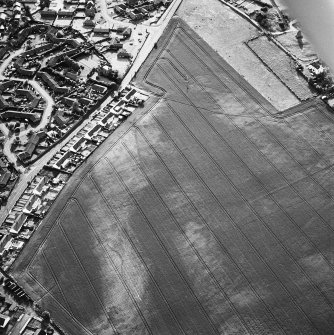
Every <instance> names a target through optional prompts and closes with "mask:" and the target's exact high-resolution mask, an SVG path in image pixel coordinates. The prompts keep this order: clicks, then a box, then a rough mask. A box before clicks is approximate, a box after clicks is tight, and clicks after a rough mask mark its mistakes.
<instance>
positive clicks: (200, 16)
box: [178, 0, 299, 110]
mask: <svg viewBox="0 0 334 335" xmlns="http://www.w3.org/2000/svg"><path fill="white" fill-rule="evenodd" d="M178 15H179V16H180V17H181V18H182V19H184V20H185V21H186V22H187V23H188V24H189V25H190V27H191V28H193V29H194V30H195V31H196V32H197V34H198V35H200V36H201V37H202V38H203V39H204V40H205V41H206V42H207V43H208V44H209V45H210V46H211V47H212V48H213V49H214V50H216V51H217V52H218V53H219V55H220V56H221V57H223V58H224V59H225V60H226V61H227V62H228V63H229V64H230V65H231V66H233V68H234V69H236V70H237V71H238V72H239V73H240V74H241V75H242V76H243V77H244V78H245V79H246V80H247V81H248V82H249V83H250V84H251V85H252V86H253V87H254V88H256V89H257V90H258V91H259V92H260V93H261V94H262V95H263V96H264V97H265V98H266V99H268V100H269V101H270V102H271V103H272V104H273V105H274V106H275V107H276V108H277V109H279V110H284V109H287V108H289V107H292V106H294V105H296V104H298V103H299V100H298V99H297V98H296V97H295V96H294V95H293V94H292V93H291V92H290V91H289V90H288V89H287V88H286V87H285V86H284V85H283V84H282V83H281V82H280V81H279V80H278V79H277V77H276V76H275V75H274V74H273V73H271V72H270V71H268V70H267V68H266V67H265V66H264V65H263V63H262V62H261V61H260V60H259V59H258V58H257V57H256V56H255V55H254V54H253V53H252V52H251V51H250V50H249V49H248V47H247V46H246V45H245V44H244V41H246V40H248V39H249V38H251V37H253V36H256V35H257V34H258V31H257V29H256V28H255V27H254V26H252V25H251V24H250V23H249V22H247V21H246V20H245V19H243V18H242V17H241V16H239V15H237V14H236V13H235V12H233V11H232V10H231V9H230V8H228V7H227V6H225V5H224V4H222V3H221V2H219V0H206V1H205V2H199V1H198V0H184V1H183V3H182V5H181V6H180V8H179V10H178Z"/></svg>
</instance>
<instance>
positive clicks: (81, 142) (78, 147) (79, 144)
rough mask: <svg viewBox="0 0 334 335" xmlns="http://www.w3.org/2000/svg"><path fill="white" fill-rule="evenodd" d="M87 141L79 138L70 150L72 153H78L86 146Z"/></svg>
mask: <svg viewBox="0 0 334 335" xmlns="http://www.w3.org/2000/svg"><path fill="white" fill-rule="evenodd" d="M86 143H87V140H86V139H85V138H84V137H80V138H79V139H78V140H77V141H76V142H75V143H74V144H73V145H72V147H71V148H70V150H71V151H72V152H78V151H79V150H81V149H83V148H84V147H85V146H86Z"/></svg>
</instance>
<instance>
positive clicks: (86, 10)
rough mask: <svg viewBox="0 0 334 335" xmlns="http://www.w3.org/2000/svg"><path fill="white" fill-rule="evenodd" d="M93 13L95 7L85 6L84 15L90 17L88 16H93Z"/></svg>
mask: <svg viewBox="0 0 334 335" xmlns="http://www.w3.org/2000/svg"><path fill="white" fill-rule="evenodd" d="M95 13H96V9H95V7H94V6H93V7H89V8H87V7H86V8H85V15H86V16H88V17H90V18H94V16H95Z"/></svg>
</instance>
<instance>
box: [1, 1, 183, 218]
mask: <svg viewBox="0 0 334 335" xmlns="http://www.w3.org/2000/svg"><path fill="white" fill-rule="evenodd" d="M181 2H182V0H175V1H174V2H173V3H172V4H171V6H170V7H169V8H168V10H167V11H166V13H165V14H164V15H163V16H162V18H161V22H160V23H159V24H157V25H155V26H150V27H147V30H148V31H149V35H148V38H147V39H146V41H145V42H144V45H143V46H142V48H141V50H140V52H139V53H138V55H137V57H136V59H135V61H134V63H133V64H132V66H131V68H130V71H129V72H128V73H127V75H126V76H125V78H124V79H123V82H122V85H121V88H120V89H123V88H125V87H126V86H127V85H128V84H129V83H130V82H131V80H132V78H133V77H134V75H135V74H136V72H137V71H138V70H139V68H140V66H141V65H142V63H143V62H144V61H145V60H146V58H147V57H148V55H149V54H150V52H151V50H152V49H153V47H154V45H155V43H157V41H158V40H159V38H160V36H161V35H162V33H163V31H164V29H165V28H166V26H167V24H168V22H169V20H170V19H171V18H172V16H173V15H174V13H175V11H176V10H177V8H178V7H179V5H180V4H181ZM103 3H104V4H105V1H101V4H103ZM101 12H102V14H103V16H104V17H105V19H106V20H107V21H108V22H111V23H115V22H116V20H113V19H112V18H111V17H110V16H109V15H108V12H107V10H104V9H103V10H102V11H101ZM117 22H118V23H119V21H117ZM131 26H134V25H131ZM21 52H22V51H20V50H19V51H17V52H15V53H14V54H13V55H11V56H10V57H9V58H7V59H6V60H5V61H4V62H3V63H2V64H1V65H0V79H2V80H3V79H8V78H6V77H4V76H3V72H4V71H5V69H6V68H7V66H8V65H9V64H10V62H11V60H12V59H13V58H14V57H16V56H18V55H19V54H20V53H21ZM16 80H17V79H16ZM29 83H30V84H31V85H32V86H33V87H34V88H35V89H36V91H37V92H38V93H39V94H40V95H41V96H42V97H43V99H44V100H45V101H46V102H47V106H46V109H45V111H44V113H43V118H42V120H41V123H40V125H39V126H38V128H37V129H42V128H44V127H45V125H46V124H47V122H48V118H49V117H50V113H51V111H52V105H53V103H54V102H53V99H52V98H51V96H50V95H49V94H48V93H47V92H46V91H45V90H44V88H42V87H41V86H40V85H39V83H37V82H36V81H35V80H29ZM111 100H112V98H111V97H110V98H108V99H106V101H105V102H104V103H103V104H102V106H101V107H100V108H103V107H104V106H106V105H107V104H108V103H110V101H111ZM88 122H89V119H88V120H86V121H85V122H83V123H82V124H81V125H80V126H79V127H78V128H77V129H76V130H75V131H73V132H72V133H71V134H70V136H68V137H67V138H66V139H65V140H64V141H62V142H60V143H59V144H58V145H57V146H55V147H54V148H52V149H51V150H50V151H49V152H48V153H46V154H45V155H43V156H42V157H41V159H39V160H38V161H37V162H35V163H34V164H33V165H32V166H30V167H29V168H28V169H24V168H22V169H20V171H21V172H22V174H21V175H20V179H19V182H18V183H17V185H16V187H15V189H14V190H13V192H12V193H11V196H10V197H9V199H8V201H7V205H6V207H2V208H1V209H0V222H3V221H4V219H5V218H6V216H7V215H8V211H9V210H10V209H11V208H12V207H13V206H14V205H15V203H16V201H17V200H18V199H19V197H20V196H21V194H22V193H23V192H24V190H25V188H26V187H27V184H28V182H29V181H31V180H33V178H34V177H35V176H36V175H37V173H38V172H39V170H40V169H41V168H42V167H43V166H44V165H45V164H46V163H47V162H48V161H49V160H50V159H51V157H52V156H53V155H54V154H55V153H56V152H57V151H58V150H59V149H60V148H61V147H62V146H64V145H65V143H66V142H68V141H70V139H71V138H72V137H73V136H75V134H77V133H78V132H79V131H80V130H81V129H82V128H84V127H85V125H86V124H87V123H88ZM1 126H2V127H1V130H4V134H5V135H6V130H5V129H7V128H6V127H5V126H4V125H1ZM7 134H8V129H7ZM13 139H14V137H12V139H10V140H8V141H6V142H5V148H4V153H5V155H6V156H7V157H8V159H9V161H11V162H13V163H15V165H16V157H15V155H14V154H13V153H11V152H10V146H11V142H12V141H13Z"/></svg>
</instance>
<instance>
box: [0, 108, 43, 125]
mask: <svg viewBox="0 0 334 335" xmlns="http://www.w3.org/2000/svg"><path fill="white" fill-rule="evenodd" d="M1 116H2V118H4V119H20V120H25V119H27V120H29V121H31V122H32V123H37V122H39V120H40V119H41V115H40V114H38V113H26V112H15V111H5V112H3V113H2V114H1Z"/></svg>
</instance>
